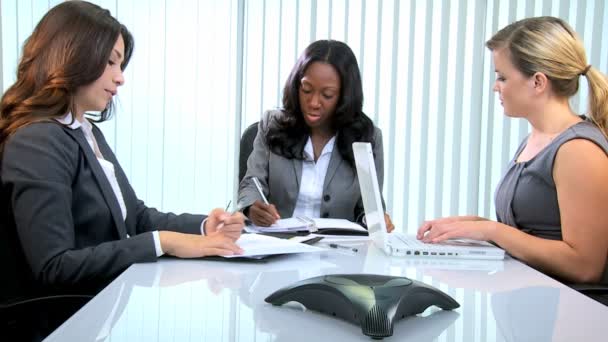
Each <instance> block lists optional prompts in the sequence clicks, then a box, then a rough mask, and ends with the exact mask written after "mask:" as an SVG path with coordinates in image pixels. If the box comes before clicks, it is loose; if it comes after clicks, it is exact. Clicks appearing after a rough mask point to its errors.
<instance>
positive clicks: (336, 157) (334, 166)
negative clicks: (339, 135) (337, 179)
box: [323, 146, 343, 191]
mask: <svg viewBox="0 0 608 342" xmlns="http://www.w3.org/2000/svg"><path fill="white" fill-rule="evenodd" d="M342 161H343V159H342V156H341V155H340V151H339V150H338V146H334V149H333V150H332V151H331V159H330V160H329V166H327V173H326V174H325V180H324V181H323V191H325V189H327V186H328V185H329V183H330V182H331V179H332V178H334V176H335V175H336V171H337V170H338V167H340V164H342Z"/></svg>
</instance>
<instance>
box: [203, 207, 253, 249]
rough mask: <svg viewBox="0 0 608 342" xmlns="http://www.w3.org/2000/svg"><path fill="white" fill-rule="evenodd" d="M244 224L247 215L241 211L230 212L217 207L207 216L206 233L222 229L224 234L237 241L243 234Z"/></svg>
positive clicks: (209, 233) (210, 233)
mask: <svg viewBox="0 0 608 342" xmlns="http://www.w3.org/2000/svg"><path fill="white" fill-rule="evenodd" d="M244 226H245V216H244V215H243V214H242V213H241V212H235V213H233V214H230V213H227V212H225V211H224V210H222V209H219V208H216V209H213V210H212V211H211V212H210V213H209V216H207V221H206V222H205V228H204V229H205V234H206V235H212V234H213V233H215V232H220V231H221V232H222V234H224V235H225V236H227V237H229V238H231V239H232V240H233V241H236V240H238V238H239V237H240V236H241V232H242V231H243V227H244Z"/></svg>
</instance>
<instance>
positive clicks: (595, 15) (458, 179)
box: [1, 0, 608, 232]
mask: <svg viewBox="0 0 608 342" xmlns="http://www.w3.org/2000/svg"><path fill="white" fill-rule="evenodd" d="M57 2H58V1H50V2H49V1H46V0H45V1H35V0H34V1H16V0H2V2H1V10H2V24H1V25H2V55H3V60H2V61H3V63H2V80H3V86H4V89H5V88H6V87H7V86H9V85H10V84H11V83H12V81H13V80H14V74H15V68H16V63H17V58H18V56H19V49H20V47H21V44H22V42H23V40H24V39H25V38H26V37H27V36H28V35H29V34H30V32H31V30H32V28H33V25H35V23H36V22H37V21H38V20H39V18H40V17H41V16H42V15H43V13H44V12H45V11H46V10H47V9H48V8H49V6H53V5H54V4H55V3H57ZM95 2H96V3H98V4H100V5H101V6H103V7H106V8H108V9H109V10H110V11H111V12H112V13H113V14H114V15H116V16H117V17H118V18H119V20H121V21H122V22H123V23H125V24H126V25H127V27H129V29H130V30H131V31H132V33H133V34H134V36H135V42H136V49H135V55H134V57H133V60H132V61H131V64H130V65H129V68H128V69H127V71H126V85H125V86H124V87H122V88H121V89H120V90H119V93H120V95H119V112H118V114H117V116H116V117H115V118H114V119H113V120H112V121H110V122H107V123H104V124H103V125H102V129H103V131H104V133H105V134H106V137H107V138H108V140H109V141H110V143H111V144H112V146H113V148H114V150H115V151H116V154H117V155H118V158H119V160H120V161H121V163H122V165H123V167H124V168H125V171H126V172H127V175H128V176H129V177H130V179H131V182H132V184H133V186H134V188H135V189H136V191H137V193H138V195H139V196H140V197H141V198H142V199H144V200H145V201H146V202H147V203H148V204H149V205H153V206H157V207H159V208H161V209H164V210H172V211H208V210H209V209H211V208H213V207H223V206H224V205H225V204H226V202H227V201H228V200H230V199H233V198H234V195H235V192H236V172H237V170H236V167H237V156H238V153H237V152H238V151H237V148H238V137H239V135H240V133H241V131H242V130H243V129H244V128H245V127H247V126H248V125H249V124H250V123H252V122H254V121H257V120H259V118H260V115H261V114H262V113H263V111H264V110H266V109H270V108H274V107H277V106H280V99H281V92H282V87H283V84H284V82H285V79H286V78H287V75H288V73H289V71H290V69H291V67H292V65H293V63H294V62H295V60H296V58H297V56H298V55H299V54H300V53H301V51H303V49H304V48H305V47H306V46H307V45H308V44H309V43H310V42H311V41H314V40H316V39H322V38H332V39H338V40H343V41H346V42H347V43H348V44H349V45H350V46H351V47H352V49H353V51H354V52H355V54H356V56H357V58H358V61H359V64H360V68H361V71H362V77H363V82H364V92H365V102H364V110H365V112H366V113H367V114H368V115H369V116H370V117H371V118H372V119H373V120H374V122H375V123H376V124H377V125H378V126H379V127H380V128H381V129H382V131H383V133H384V146H385V163H386V164H385V185H384V195H385V198H386V200H387V204H388V209H389V212H390V213H391V215H392V216H393V218H394V221H395V223H396V226H397V229H398V230H403V231H409V232H413V231H414V230H415V229H416V228H417V226H418V225H419V223H420V222H421V221H422V220H424V219H425V218H432V217H437V216H446V215H451V214H479V215H482V216H487V217H492V216H493V215H494V206H493V193H494V189H495V187H496V185H497V182H498V180H499V179H500V176H501V174H502V172H503V170H504V168H505V166H506V164H507V162H508V160H509V159H510V158H511V157H512V153H513V152H514V150H515V148H516V146H517V145H518V144H519V142H520V141H521V140H522V138H523V137H525V135H526V134H527V132H528V130H529V127H528V125H527V124H526V122H525V121H523V120H518V119H507V118H505V117H504V115H503V113H502V107H501V106H500V103H498V101H495V95H494V94H493V93H492V85H493V81H494V67H493V65H492V63H491V55H490V53H489V51H487V50H486V49H485V48H484V42H485V41H486V40H487V39H488V38H489V37H491V35H492V34H493V33H494V32H496V31H497V30H498V29H499V28H501V27H503V26H504V25H506V24H508V23H509V22H512V21H514V20H516V19H520V18H523V17H528V16H536V15H554V16H559V17H562V18H564V19H565V20H567V21H568V22H569V23H570V24H571V25H572V26H573V27H574V28H575V29H576V30H577V32H578V33H579V34H580V36H581V37H582V39H583V40H584V42H585V47H586V49H587V54H588V59H589V62H590V63H591V64H593V65H594V66H595V67H597V68H599V69H600V70H602V71H603V72H607V71H608V39H606V37H608V6H606V4H604V1H603V0H587V1H566V0H560V1H547V0H536V1H524V0H519V1H499V0H494V1H485V0H454V1H450V0H431V1H415V0H411V1H397V0H377V1H372V0H327V1H321V0H261V1H247V0H230V1H214V0H206V1H195V0H179V1H178V0H153V1H136V0H119V1H116V0H105V1H95ZM581 80H582V82H581V93H580V96H579V97H577V98H575V99H574V100H573V102H572V104H573V107H574V109H575V110H576V111H578V112H581V113H584V112H585V111H586V101H587V94H586V92H587V89H586V88H587V87H586V80H585V79H584V78H582V79H581Z"/></svg>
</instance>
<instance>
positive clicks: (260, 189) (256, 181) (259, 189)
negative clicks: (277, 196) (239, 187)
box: [251, 177, 270, 205]
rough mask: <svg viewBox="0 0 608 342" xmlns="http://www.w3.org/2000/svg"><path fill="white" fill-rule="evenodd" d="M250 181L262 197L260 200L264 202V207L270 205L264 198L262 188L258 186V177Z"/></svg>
mask: <svg viewBox="0 0 608 342" xmlns="http://www.w3.org/2000/svg"><path fill="white" fill-rule="evenodd" d="M251 180H253V184H255V187H256V188H257V189H258V192H259V193H260V196H262V200H263V201H264V203H265V204H266V205H269V204H270V203H268V200H267V199H266V196H264V191H262V186H261V185H260V181H259V180H258V177H251Z"/></svg>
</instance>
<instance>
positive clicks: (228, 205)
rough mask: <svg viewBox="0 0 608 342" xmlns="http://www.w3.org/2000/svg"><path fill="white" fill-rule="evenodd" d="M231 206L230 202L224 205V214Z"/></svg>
mask: <svg viewBox="0 0 608 342" xmlns="http://www.w3.org/2000/svg"><path fill="white" fill-rule="evenodd" d="M231 204H232V200H230V201H228V204H226V209H224V211H225V212H228V209H230V205H231Z"/></svg>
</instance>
